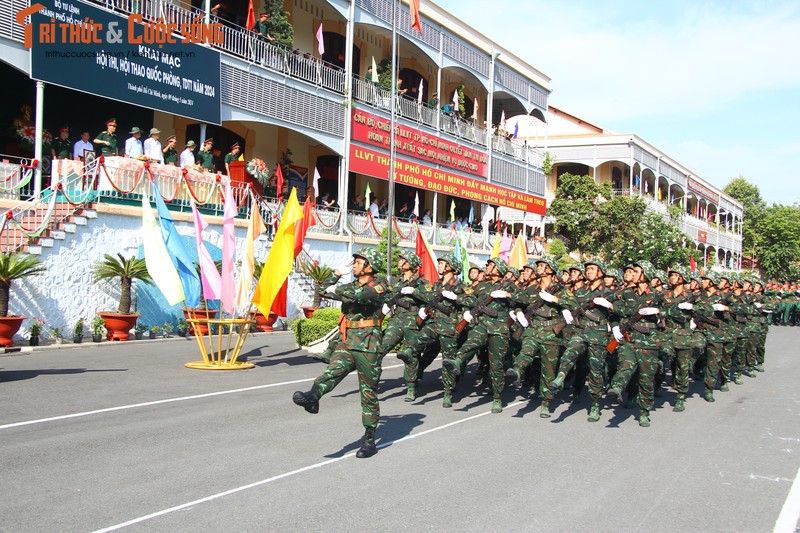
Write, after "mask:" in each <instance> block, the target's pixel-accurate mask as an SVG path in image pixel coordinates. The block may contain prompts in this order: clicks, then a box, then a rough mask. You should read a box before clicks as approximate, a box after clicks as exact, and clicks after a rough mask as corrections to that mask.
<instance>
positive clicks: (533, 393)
mask: <svg viewBox="0 0 800 533" xmlns="http://www.w3.org/2000/svg"><path fill="white" fill-rule="evenodd" d="M536 392H537V391H536V385H531V388H530V389H528V398H536Z"/></svg>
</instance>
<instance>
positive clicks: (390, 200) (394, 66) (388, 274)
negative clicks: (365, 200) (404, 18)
mask: <svg viewBox="0 0 800 533" xmlns="http://www.w3.org/2000/svg"><path fill="white" fill-rule="evenodd" d="M399 3H400V0H397V1H393V2H392V97H391V103H390V106H391V114H390V116H391V118H390V120H389V194H388V195H387V208H386V209H387V211H388V212H387V216H386V220H387V224H386V228H387V245H386V255H387V257H386V278H387V279H388V280H389V281H391V280H392V233H393V228H392V217H393V216H394V165H395V153H396V150H395V142H394V129H395V122H396V121H397V73H398V68H397V11H398V4H399Z"/></svg>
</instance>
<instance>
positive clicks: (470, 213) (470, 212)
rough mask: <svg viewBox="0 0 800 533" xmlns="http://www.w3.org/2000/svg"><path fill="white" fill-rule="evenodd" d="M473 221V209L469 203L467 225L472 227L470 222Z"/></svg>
mask: <svg viewBox="0 0 800 533" xmlns="http://www.w3.org/2000/svg"><path fill="white" fill-rule="evenodd" d="M474 220H475V209H474V208H473V206H472V202H470V203H469V219H468V222H469V225H470V226H471V225H472V222H473V221H474Z"/></svg>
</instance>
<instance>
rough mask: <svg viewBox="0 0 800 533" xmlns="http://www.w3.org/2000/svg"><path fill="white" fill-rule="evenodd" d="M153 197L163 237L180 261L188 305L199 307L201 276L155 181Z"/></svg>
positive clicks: (184, 292) (168, 247)
mask: <svg viewBox="0 0 800 533" xmlns="http://www.w3.org/2000/svg"><path fill="white" fill-rule="evenodd" d="M153 197H154V198H155V201H156V210H157V211H158V218H159V220H160V221H161V237H162V238H163V239H164V244H166V245H167V251H169V253H170V255H171V256H172V257H173V258H174V259H175V261H176V262H177V263H178V275H179V276H180V278H181V284H182V285H183V294H184V296H185V298H186V305H187V306H188V307H197V306H198V305H200V276H198V275H197V271H196V270H195V268H194V262H193V261H192V258H191V257H190V256H189V252H187V251H186V248H185V247H184V246H183V240H181V236H180V235H178V230H177V229H175V221H174V220H173V219H172V215H171V214H170V213H169V209H167V204H165V203H164V199H163V198H161V194H160V193H159V192H158V187H157V186H156V182H155V181H153Z"/></svg>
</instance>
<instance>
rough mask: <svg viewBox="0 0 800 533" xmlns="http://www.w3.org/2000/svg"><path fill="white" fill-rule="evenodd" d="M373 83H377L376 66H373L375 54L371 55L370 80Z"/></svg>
mask: <svg viewBox="0 0 800 533" xmlns="http://www.w3.org/2000/svg"><path fill="white" fill-rule="evenodd" d="M371 81H372V82H373V83H378V67H377V66H375V56H372V80H371Z"/></svg>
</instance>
